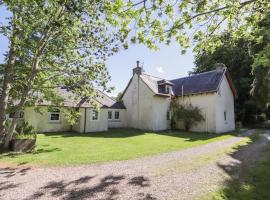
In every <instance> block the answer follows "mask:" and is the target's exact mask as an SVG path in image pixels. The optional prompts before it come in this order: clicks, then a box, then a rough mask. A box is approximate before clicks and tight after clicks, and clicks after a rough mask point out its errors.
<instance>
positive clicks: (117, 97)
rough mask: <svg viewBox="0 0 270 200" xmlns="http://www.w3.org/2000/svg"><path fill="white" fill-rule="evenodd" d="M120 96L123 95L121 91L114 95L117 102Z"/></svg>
mask: <svg viewBox="0 0 270 200" xmlns="http://www.w3.org/2000/svg"><path fill="white" fill-rule="evenodd" d="M122 96H123V92H119V93H118V94H117V96H116V101H117V102H120V101H121V98H122Z"/></svg>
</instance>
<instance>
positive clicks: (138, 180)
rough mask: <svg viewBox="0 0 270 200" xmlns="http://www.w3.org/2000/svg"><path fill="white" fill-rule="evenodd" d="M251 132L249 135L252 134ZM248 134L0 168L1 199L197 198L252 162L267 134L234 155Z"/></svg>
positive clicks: (265, 140) (263, 143) (125, 199)
mask: <svg viewBox="0 0 270 200" xmlns="http://www.w3.org/2000/svg"><path fill="white" fill-rule="evenodd" d="M251 133H252V131H248V132H247V133H246V134H251ZM243 140H245V138H244V137H234V138H229V139H225V140H222V141H218V142H213V143H209V144H206V145H202V146H198V147H194V148H190V149H186V150H182V151H178V152H171V153H165V154H162V155H157V156H151V157H145V158H140V159H134V160H128V161H117V162H111V163H106V164H94V165H81V166H75V167H54V168H31V167H26V166H19V167H2V168H0V199H7V200H12V199H108V200H109V199H123V200H128V199H141V200H143V199H145V200H146V199H147V200H148V199H149V200H150V199H177V200H179V199H195V198H198V197H200V196H201V195H205V194H208V192H211V191H213V190H215V189H217V187H218V186H219V185H220V184H222V183H223V182H224V181H225V180H226V179H228V178H230V170H232V169H233V168H238V167H240V166H241V165H242V164H244V163H245V162H249V161H251V160H252V159H254V157H256V155H257V154H258V153H259V152H260V150H261V149H262V148H263V146H264V145H265V144H266V142H268V140H267V139H266V137H264V139H262V140H259V141H257V142H254V143H251V144H250V145H248V147H246V148H243V149H241V150H239V151H236V152H234V153H228V150H229V149H232V147H233V146H234V145H236V144H238V143H239V142H241V141H243Z"/></svg>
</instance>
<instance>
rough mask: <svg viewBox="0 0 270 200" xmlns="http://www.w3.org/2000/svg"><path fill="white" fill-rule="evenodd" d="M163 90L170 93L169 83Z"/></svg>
mask: <svg viewBox="0 0 270 200" xmlns="http://www.w3.org/2000/svg"><path fill="white" fill-rule="evenodd" d="M165 90H166V93H167V94H170V93H171V87H170V86H169V85H166V86H165Z"/></svg>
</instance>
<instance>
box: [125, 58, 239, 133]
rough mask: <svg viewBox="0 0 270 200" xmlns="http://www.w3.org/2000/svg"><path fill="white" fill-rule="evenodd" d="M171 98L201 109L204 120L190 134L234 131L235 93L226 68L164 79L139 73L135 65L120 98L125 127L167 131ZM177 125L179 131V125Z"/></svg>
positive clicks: (181, 126)
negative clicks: (123, 106) (124, 115)
mask: <svg viewBox="0 0 270 200" xmlns="http://www.w3.org/2000/svg"><path fill="white" fill-rule="evenodd" d="M172 97H176V98H177V99H178V101H183V102H185V103H190V104H192V105H194V106H197V107H199V108H200V109H201V110H202V112H203V115H204V118H205V120H204V121H203V122H201V123H199V124H197V125H196V126H195V127H192V129H191V130H192V131H200V132H215V133H223V132H228V131H232V130H234V129H235V116H234V98H235V97H236V90H235V88H234V86H233V83H232V80H231V78H230V75H229V72H228V70H227V68H226V67H219V68H217V69H216V70H213V71H209V72H204V73H201V74H196V75H192V76H188V77H184V78H179V79H174V80H166V79H163V78H159V77H155V76H151V75H148V74H145V73H143V71H142V68H141V67H140V66H139V62H137V67H136V68H134V69H133V76H132V78H131V79H130V81H129V83H128V85H127V87H126V89H125V91H124V93H123V96H122V100H123V103H124V105H125V107H126V117H127V121H126V126H127V127H133V128H139V129H146V130H154V131H161V130H166V129H169V128H170V111H169V105H170V101H171V98H172ZM177 126H178V128H183V124H182V123H181V122H178V123H177Z"/></svg>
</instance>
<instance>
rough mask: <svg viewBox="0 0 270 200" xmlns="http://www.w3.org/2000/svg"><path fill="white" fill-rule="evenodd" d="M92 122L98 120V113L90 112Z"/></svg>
mask: <svg viewBox="0 0 270 200" xmlns="http://www.w3.org/2000/svg"><path fill="white" fill-rule="evenodd" d="M92 120H98V111H97V110H92Z"/></svg>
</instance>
